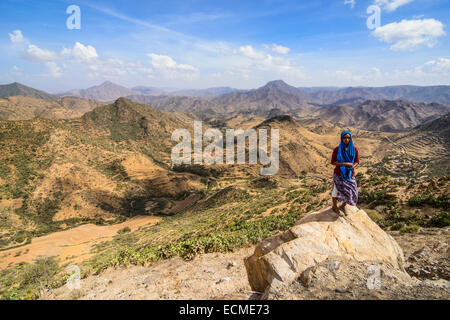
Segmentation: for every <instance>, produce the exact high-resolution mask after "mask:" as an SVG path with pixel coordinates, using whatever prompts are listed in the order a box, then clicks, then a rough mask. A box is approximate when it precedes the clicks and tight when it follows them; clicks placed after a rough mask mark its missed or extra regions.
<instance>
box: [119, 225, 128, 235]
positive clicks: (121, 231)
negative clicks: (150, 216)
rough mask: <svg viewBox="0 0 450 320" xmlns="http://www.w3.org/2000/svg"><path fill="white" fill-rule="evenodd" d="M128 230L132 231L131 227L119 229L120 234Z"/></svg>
mask: <svg viewBox="0 0 450 320" xmlns="http://www.w3.org/2000/svg"><path fill="white" fill-rule="evenodd" d="M127 232H131V229H130V227H125V228H122V229H120V230H119V231H117V233H118V234H123V233H127Z"/></svg>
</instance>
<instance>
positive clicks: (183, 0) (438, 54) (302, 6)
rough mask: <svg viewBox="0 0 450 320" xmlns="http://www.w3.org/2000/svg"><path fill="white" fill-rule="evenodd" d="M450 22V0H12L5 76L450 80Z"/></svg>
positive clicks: (0, 68) (72, 83) (79, 84)
mask: <svg viewBox="0 0 450 320" xmlns="http://www.w3.org/2000/svg"><path fill="white" fill-rule="evenodd" d="M78 12H79V15H78ZM449 25H450V1H448V0H327V1H325V0H314V1H312V0H308V1H303V0H295V1H291V0H286V1H281V0H255V1H253V0H237V1H236V0H229V1H215V0H209V1H202V0H194V1H190V0H180V1H173V0H164V1H152V0H147V1H136V0H126V1H125V0H116V1H112V0H109V1H106V0H96V1H88V0H80V1H78V0H69V1H66V0H52V1H51V0H40V1H35V0H1V1H0V50H1V53H2V54H1V56H2V59H1V63H0V84H6V83H11V82H20V83H23V84H25V85H28V86H31V87H34V88H37V89H41V90H45V91H48V92H50V93H57V92H63V91H65V90H69V89H81V88H88V87H91V86H94V85H98V84H100V83H102V82H104V81H112V82H114V83H117V84H120V85H123V86H126V87H134V86H153V87H159V88H179V89H187V88H192V89H200V88H210V87H221V86H229V87H233V88H239V89H250V88H257V87H260V86H263V85H264V84H266V83H267V82H268V81H272V80H278V79H282V80H284V81H286V82H287V83H289V84H290V85H293V86H297V87H300V86H302V87H315V86H338V87H344V86H387V85H450V41H449V32H450V30H449Z"/></svg>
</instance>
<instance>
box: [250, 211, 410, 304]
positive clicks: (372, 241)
mask: <svg viewBox="0 0 450 320" xmlns="http://www.w3.org/2000/svg"><path fill="white" fill-rule="evenodd" d="M353 209H354V210H352V212H351V213H350V214H349V215H348V216H346V217H340V216H338V215H337V214H336V213H335V212H334V211H333V210H332V209H331V208H327V209H323V210H321V211H317V212H311V213H309V214H307V215H305V216H304V217H303V218H302V219H300V220H299V221H298V222H297V223H296V225H295V226H293V227H292V228H290V229H289V230H288V231H286V232H284V233H281V234H279V235H277V236H274V237H271V238H268V239H266V240H264V241H262V242H261V243H259V244H258V245H257V246H256V248H255V251H254V253H253V255H252V256H250V257H247V258H245V259H244V263H245V267H246V269H247V276H248V280H249V282H250V286H251V288H252V290H254V291H257V292H261V293H264V294H263V296H262V297H263V298H267V296H268V292H269V290H274V289H275V290H276V288H277V287H280V286H281V287H282V286H286V285H289V284H291V283H292V282H293V281H294V280H296V279H301V277H302V274H303V273H304V272H306V273H307V272H308V270H309V269H310V268H312V267H314V266H316V265H318V264H320V263H323V262H324V261H325V260H330V259H335V260H345V261H354V262H355V263H357V264H362V263H376V264H380V263H381V264H384V265H388V266H390V267H391V268H392V269H393V270H397V271H399V272H401V273H402V274H403V273H404V274H405V275H406V273H405V271H404V256H403V252H402V250H401V248H400V246H399V245H398V244H397V243H396V242H395V240H394V239H393V238H392V237H391V236H390V235H388V234H387V233H385V232H384V231H383V230H382V229H381V228H380V227H379V226H378V225H377V224H376V223H375V222H373V221H372V220H371V219H370V218H369V217H368V215H367V214H366V213H365V212H364V211H363V210H360V209H357V208H353Z"/></svg>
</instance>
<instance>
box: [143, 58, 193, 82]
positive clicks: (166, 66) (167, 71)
mask: <svg viewBox="0 0 450 320" xmlns="http://www.w3.org/2000/svg"><path fill="white" fill-rule="evenodd" d="M147 56H148V57H149V58H150V59H151V65H152V67H153V69H154V70H156V71H158V72H159V73H160V74H162V75H163V76H165V77H166V78H170V79H176V78H194V77H197V76H198V75H199V71H198V69H197V68H195V67H193V66H191V65H187V64H178V63H176V61H175V60H173V59H172V58H171V57H169V56H165V55H159V54H156V53H149V54H147Z"/></svg>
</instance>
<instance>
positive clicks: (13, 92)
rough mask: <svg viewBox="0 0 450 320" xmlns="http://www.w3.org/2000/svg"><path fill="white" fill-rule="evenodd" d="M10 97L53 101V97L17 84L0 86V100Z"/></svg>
mask: <svg viewBox="0 0 450 320" xmlns="http://www.w3.org/2000/svg"><path fill="white" fill-rule="evenodd" d="M12 96H24V97H32V98H38V99H44V100H54V99H56V97H55V96H53V95H51V94H49V93H47V92H44V91H40V90H37V89H34V88H31V87H27V86H25V85H23V84H21V83H19V82H13V83H10V84H5V85H0V98H8V97H12Z"/></svg>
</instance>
